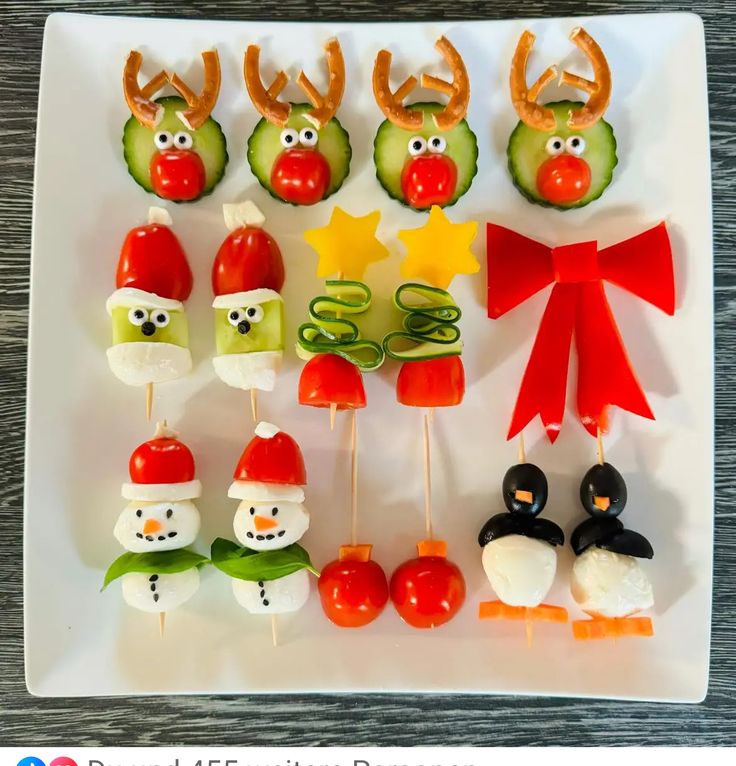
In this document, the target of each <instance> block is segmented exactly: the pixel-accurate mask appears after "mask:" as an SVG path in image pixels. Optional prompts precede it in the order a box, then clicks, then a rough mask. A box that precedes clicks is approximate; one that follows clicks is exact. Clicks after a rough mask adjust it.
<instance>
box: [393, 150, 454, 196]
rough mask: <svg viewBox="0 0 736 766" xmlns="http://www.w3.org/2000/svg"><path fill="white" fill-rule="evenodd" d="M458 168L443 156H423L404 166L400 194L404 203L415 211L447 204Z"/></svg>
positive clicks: (452, 190)
mask: <svg viewBox="0 0 736 766" xmlns="http://www.w3.org/2000/svg"><path fill="white" fill-rule="evenodd" d="M456 186H457V167H456V166H455V163H454V162H453V161H452V160H451V159H450V158H449V157H447V156H445V155H442V154H429V155H427V154H423V155H421V156H419V157H414V158H412V159H411V160H409V162H407V163H406V165H405V166H404V171H403V173H402V174H401V191H402V192H403V193H404V199H405V200H406V202H407V203H408V204H409V205H411V206H412V207H414V208H426V207H431V206H432V205H446V204H447V203H448V202H449V201H450V200H451V199H452V195H453V194H454V193H455V187H456Z"/></svg>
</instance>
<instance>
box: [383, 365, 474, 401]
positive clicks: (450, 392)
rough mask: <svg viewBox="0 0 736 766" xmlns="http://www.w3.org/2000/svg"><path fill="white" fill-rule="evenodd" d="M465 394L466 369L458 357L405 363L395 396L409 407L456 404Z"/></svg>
mask: <svg viewBox="0 0 736 766" xmlns="http://www.w3.org/2000/svg"><path fill="white" fill-rule="evenodd" d="M464 395H465V368H464V367H463V361H462V359H461V358H460V357H459V356H443V357H440V358H439V359H428V360H426V361H423V362H419V361H418V362H404V364H402V365H401V369H400V370H399V377H398V379H397V381H396V398H397V400H398V401H399V402H400V403H401V404H406V405H408V406H409V407H453V406H454V405H456V404H460V402H462V400H463V396H464Z"/></svg>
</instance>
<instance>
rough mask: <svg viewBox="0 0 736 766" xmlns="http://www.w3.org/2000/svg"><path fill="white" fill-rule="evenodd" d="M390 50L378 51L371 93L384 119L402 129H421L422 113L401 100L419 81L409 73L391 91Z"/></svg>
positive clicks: (422, 122) (422, 123)
mask: <svg viewBox="0 0 736 766" xmlns="http://www.w3.org/2000/svg"><path fill="white" fill-rule="evenodd" d="M390 78H391V51H387V50H385V49H383V50H380V51H378V55H377V56H376V63H375V64H374V65H373V95H374V97H375V99H376V103H377V104H378V108H379V109H380V110H381V111H382V112H383V114H384V115H385V117H386V119H387V120H388V121H389V122H391V123H393V124H394V125H396V126H397V127H399V128H403V129H404V130H421V128H422V125H424V115H423V114H422V112H420V111H418V110H416V109H407V108H406V107H405V106H404V104H403V101H404V99H405V98H406V97H407V96H408V95H409V94H410V93H411V92H412V91H413V90H414V88H415V86H416V85H417V83H418V82H419V80H417V78H416V77H414V75H410V76H409V77H407V78H406V80H404V82H403V83H402V84H401V85H400V86H399V87H398V88H397V89H396V90H395V91H393V92H392V91H391V81H390Z"/></svg>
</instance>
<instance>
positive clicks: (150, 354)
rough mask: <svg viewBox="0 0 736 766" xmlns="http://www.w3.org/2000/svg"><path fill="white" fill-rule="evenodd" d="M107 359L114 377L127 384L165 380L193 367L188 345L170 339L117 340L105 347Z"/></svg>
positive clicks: (184, 373)
mask: <svg viewBox="0 0 736 766" xmlns="http://www.w3.org/2000/svg"><path fill="white" fill-rule="evenodd" d="M107 361H108V363H109V364H110V369H111V370H112V371H113V372H114V373H115V375H116V377H118V378H119V379H120V380H122V381H123V383H127V384H128V385H129V386H144V385H146V384H147V383H165V382H166V381H168V380H175V379H176V378H181V377H183V376H184V375H186V374H187V373H188V372H189V371H190V370H191V369H192V355H191V353H190V352H189V349H188V348H184V347H183V346H177V345H175V344H173V343H150V342H146V341H137V342H135V343H118V344H116V345H114V346H110V348H108V349H107Z"/></svg>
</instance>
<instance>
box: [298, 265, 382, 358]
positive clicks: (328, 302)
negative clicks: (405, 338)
mask: <svg viewBox="0 0 736 766" xmlns="http://www.w3.org/2000/svg"><path fill="white" fill-rule="evenodd" d="M325 292H326V293H327V295H318V296H317V297H316V298H312V300H311V301H310V303H309V317H310V319H311V321H310V322H304V324H302V325H300V326H299V329H298V331H297V347H296V353H297V356H299V358H300V359H303V360H304V361H308V360H309V359H311V358H312V357H314V356H316V355H317V354H337V355H338V356H341V357H342V358H343V359H347V360H348V361H349V362H351V363H352V364H354V365H355V366H356V367H358V368H359V369H361V370H362V371H364V372H368V371H371V370H377V369H378V368H379V367H380V366H381V365H382V364H383V359H384V353H383V348H382V347H381V345H380V344H378V343H376V342H375V341H372V340H366V339H365V338H361V337H360V329H359V328H358V325H356V324H355V322H353V321H352V320H351V319H349V318H347V317H350V316H356V315H358V314H363V313H365V312H366V311H367V310H368V309H369V308H370V305H371V300H372V295H371V291H370V288H369V287H368V285H366V284H364V283H363V282H354V281H350V280H344V279H330V280H328V281H327V282H325ZM338 314H340V316H339V317H338ZM346 315H347V316H346Z"/></svg>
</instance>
